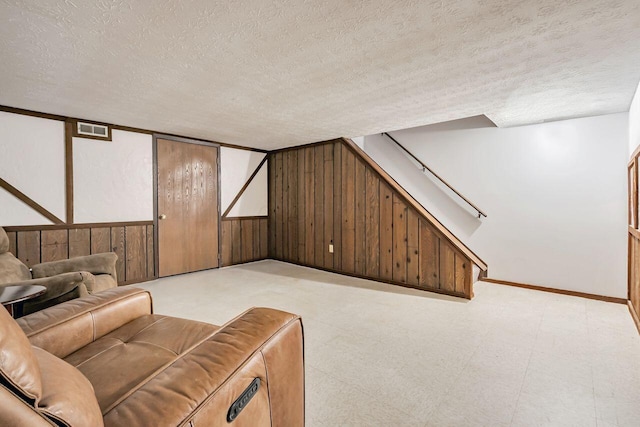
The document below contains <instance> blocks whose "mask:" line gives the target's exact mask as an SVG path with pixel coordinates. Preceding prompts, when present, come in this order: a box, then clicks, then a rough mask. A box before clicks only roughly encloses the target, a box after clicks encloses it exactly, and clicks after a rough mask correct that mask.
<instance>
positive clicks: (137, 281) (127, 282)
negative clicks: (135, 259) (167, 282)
mask: <svg viewBox="0 0 640 427" xmlns="http://www.w3.org/2000/svg"><path fill="white" fill-rule="evenodd" d="M157 278H158V277H157V276H153V277H147V278H144V279H139V280H127V281H126V282H120V283H118V286H129V285H135V284H136V283H144V282H150V281H152V280H156V279H157Z"/></svg>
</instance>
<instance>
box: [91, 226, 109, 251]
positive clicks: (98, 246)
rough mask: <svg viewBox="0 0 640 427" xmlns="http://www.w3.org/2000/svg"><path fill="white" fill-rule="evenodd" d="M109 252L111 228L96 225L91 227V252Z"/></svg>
mask: <svg viewBox="0 0 640 427" xmlns="http://www.w3.org/2000/svg"><path fill="white" fill-rule="evenodd" d="M105 252H111V229H110V228H108V227H98V228H92V229H91V253H92V254H102V253H105Z"/></svg>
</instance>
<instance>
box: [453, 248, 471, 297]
mask: <svg viewBox="0 0 640 427" xmlns="http://www.w3.org/2000/svg"><path fill="white" fill-rule="evenodd" d="M454 262H455V291H456V292H458V293H460V294H463V295H465V296H468V297H470V296H471V295H468V294H469V291H470V289H471V287H470V284H471V265H470V261H469V259H468V258H467V257H465V256H464V255H462V254H461V253H459V252H457V251H456V253H455V260H454Z"/></svg>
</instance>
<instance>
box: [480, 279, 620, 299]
mask: <svg viewBox="0 0 640 427" xmlns="http://www.w3.org/2000/svg"><path fill="white" fill-rule="evenodd" d="M480 280H481V281H483V282H489V283H495V284H497V285H507V286H515V287H516V288H524V289H532V290H534V291H542V292H551V293H554V294H562V295H569V296H572V297H580V298H588V299H594V300H599V301H605V302H613V303H616V304H626V303H627V300H626V299H625V298H616V297H608V296H604V295H596V294H587V293H584V292H576V291H568V290H565V289H556V288H547V287H544V286H537V285H528V284H525V283H518V282H509V281H507V280H498V279H488V278H484V279H480Z"/></svg>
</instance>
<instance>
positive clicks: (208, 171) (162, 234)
mask: <svg viewBox="0 0 640 427" xmlns="http://www.w3.org/2000/svg"><path fill="white" fill-rule="evenodd" d="M156 152H157V161H158V211H157V213H158V275H159V276H160V277H163V276H170V275H173V274H180V273H187V272H191V271H198V270H205V269H208V268H215V267H218V266H219V257H218V253H219V224H220V211H219V197H218V192H219V188H218V156H219V149H218V147H215V146H211V145H199V144H190V143H185V142H178V141H171V140H166V139H160V138H158V139H157V151H156Z"/></svg>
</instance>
